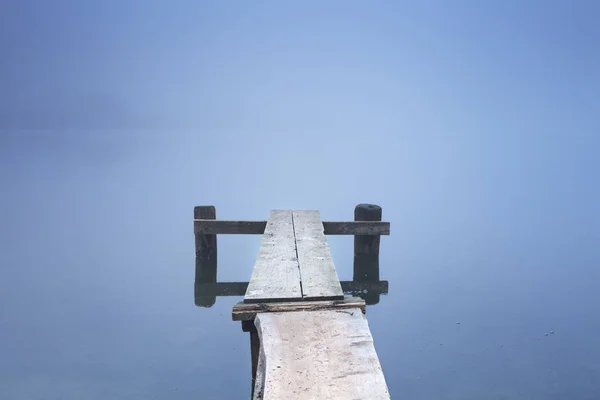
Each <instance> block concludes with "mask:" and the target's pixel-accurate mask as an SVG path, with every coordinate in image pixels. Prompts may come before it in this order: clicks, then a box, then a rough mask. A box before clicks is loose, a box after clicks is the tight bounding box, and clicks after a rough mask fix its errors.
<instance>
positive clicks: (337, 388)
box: [194, 204, 390, 400]
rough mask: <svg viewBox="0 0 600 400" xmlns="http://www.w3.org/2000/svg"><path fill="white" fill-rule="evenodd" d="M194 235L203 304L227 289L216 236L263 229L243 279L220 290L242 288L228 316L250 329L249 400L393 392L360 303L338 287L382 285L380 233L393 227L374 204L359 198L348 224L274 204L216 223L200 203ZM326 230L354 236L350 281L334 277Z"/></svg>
mask: <svg viewBox="0 0 600 400" xmlns="http://www.w3.org/2000/svg"><path fill="white" fill-rule="evenodd" d="M194 233H195V237H196V285H195V290H201V291H203V293H204V294H205V295H204V296H202V298H203V299H204V301H205V302H204V303H202V305H204V306H210V305H212V304H213V303H214V301H215V300H214V296H216V295H217V292H219V290H221V289H224V288H225V287H226V286H225V285H221V286H219V285H218V283H217V282H216V260H217V251H216V246H217V237H216V235H218V234H262V235H263V238H262V242H261V246H260V250H259V253H258V256H257V258H256V262H255V266H254V270H253V272H252V276H251V279H250V281H249V282H248V283H247V284H246V283H244V282H235V283H231V284H229V285H230V287H231V288H232V290H231V292H230V293H227V294H228V295H235V294H237V295H239V294H242V291H243V294H244V299H243V301H241V302H240V303H238V304H236V305H234V307H233V310H232V319H233V320H235V321H242V328H243V330H244V331H247V332H250V341H251V349H252V375H253V380H252V381H253V385H252V398H253V399H255V400H258V399H263V400H267V399H268V400H270V399H290V400H294V399H331V400H334V399H389V398H390V395H389V391H388V388H387V384H386V382H385V378H384V374H383V371H382V368H381V365H380V363H379V358H378V356H377V353H376V351H375V346H374V343H373V338H372V336H371V332H370V330H369V326H368V322H367V320H366V318H365V312H366V307H365V305H366V303H365V300H364V299H363V298H360V297H355V296H345V295H344V286H346V288H347V287H348V286H352V285H356V284H358V285H360V284H364V285H366V286H368V285H369V284H371V285H373V286H375V285H379V286H378V287H380V288H381V287H383V286H385V292H387V282H385V285H382V284H381V282H380V281H379V257H378V256H379V243H380V235H389V233H390V224H389V223H388V222H382V221H381V208H380V207H378V206H375V205H368V204H360V205H358V206H357V207H356V209H355V221H350V222H327V221H321V217H320V213H319V211H313V210H273V211H271V212H270V214H269V218H268V219H267V220H266V221H222V220H216V211H215V208H214V207H213V206H201V207H196V208H195V209H194ZM328 234H329V235H354V236H355V243H354V281H353V282H352V283H351V284H350V285H349V283H348V282H346V283H345V284H344V283H343V282H340V280H339V278H338V275H337V271H336V268H335V265H334V262H333V259H332V257H331V252H330V249H329V245H328V244H327V239H326V237H325V235H328ZM198 288H200V289H198ZM211 291H212V292H211ZM379 292H381V291H379ZM206 293H209V294H211V295H212V298H211V296H210V295H209V296H206ZM377 296H378V294H377ZM377 301H378V297H377ZM196 304H198V300H196Z"/></svg>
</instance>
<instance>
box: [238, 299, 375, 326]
mask: <svg viewBox="0 0 600 400" xmlns="http://www.w3.org/2000/svg"><path fill="white" fill-rule="evenodd" d="M347 308H360V309H361V310H362V312H363V313H364V312H365V311H366V308H365V301H364V300H363V299H361V298H359V297H346V298H344V299H343V300H326V301H295V302H279V303H260V304H245V303H243V302H240V303H237V304H235V305H234V306H233V310H232V312H231V317H232V320H234V321H248V320H251V319H253V318H254V317H256V314H258V313H264V312H291V311H318V310H343V309H347Z"/></svg>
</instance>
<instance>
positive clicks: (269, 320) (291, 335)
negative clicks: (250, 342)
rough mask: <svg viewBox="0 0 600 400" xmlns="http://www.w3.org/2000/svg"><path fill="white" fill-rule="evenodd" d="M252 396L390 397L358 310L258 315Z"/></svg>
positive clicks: (332, 399)
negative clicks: (258, 343)
mask: <svg viewBox="0 0 600 400" xmlns="http://www.w3.org/2000/svg"><path fill="white" fill-rule="evenodd" d="M254 323H255V326H256V329H257V332H258V335H259V338H260V343H261V348H260V352H259V361H258V367H257V375H256V386H255V388H254V399H255V400H257V399H263V400H272V399H277V400H279V399H289V400H299V399H329V400H338V399H339V400H341V399H344V400H346V399H355V400H358V399H365V400H366V399H369V400H380V399H381V400H383V399H389V398H390V395H389V391H388V387H387V384H386V382H385V377H384V375H383V371H382V369H381V364H380V362H379V358H378V357H377V353H376V351H375V347H374V344H373V337H372V336H371V332H370V331H369V326H368V323H367V320H366V319H365V317H364V315H363V313H362V311H361V310H360V308H351V309H347V310H327V311H297V312H281V313H260V314H258V315H257V316H256V319H255V320H254Z"/></svg>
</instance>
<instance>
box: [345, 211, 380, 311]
mask: <svg viewBox="0 0 600 400" xmlns="http://www.w3.org/2000/svg"><path fill="white" fill-rule="evenodd" d="M381 217H382V210H381V207H380V206H378V205H375V204H359V205H357V206H356V207H355V208H354V220H355V221H381ZM380 239H381V236H379V235H355V236H354V274H353V277H352V280H353V281H356V282H379V242H380ZM361 297H363V298H364V299H365V302H366V303H367V304H377V303H379V293H367V294H365V295H363V296H361Z"/></svg>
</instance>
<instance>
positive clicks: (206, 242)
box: [194, 206, 217, 307]
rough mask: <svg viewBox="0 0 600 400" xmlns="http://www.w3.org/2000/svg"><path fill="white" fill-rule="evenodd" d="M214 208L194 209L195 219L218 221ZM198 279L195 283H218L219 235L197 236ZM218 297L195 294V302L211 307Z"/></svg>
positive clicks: (201, 305)
mask: <svg viewBox="0 0 600 400" xmlns="http://www.w3.org/2000/svg"><path fill="white" fill-rule="evenodd" d="M216 218H217V212H216V209H215V207H214V206H197V207H194V219H216ZM195 239H196V278H195V283H216V282H217V235H203V234H196V235H195ZM216 299H217V298H216V296H214V295H211V296H202V294H201V293H195V302H196V305H197V306H200V307H211V306H212V305H213V304H215V301H216Z"/></svg>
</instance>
